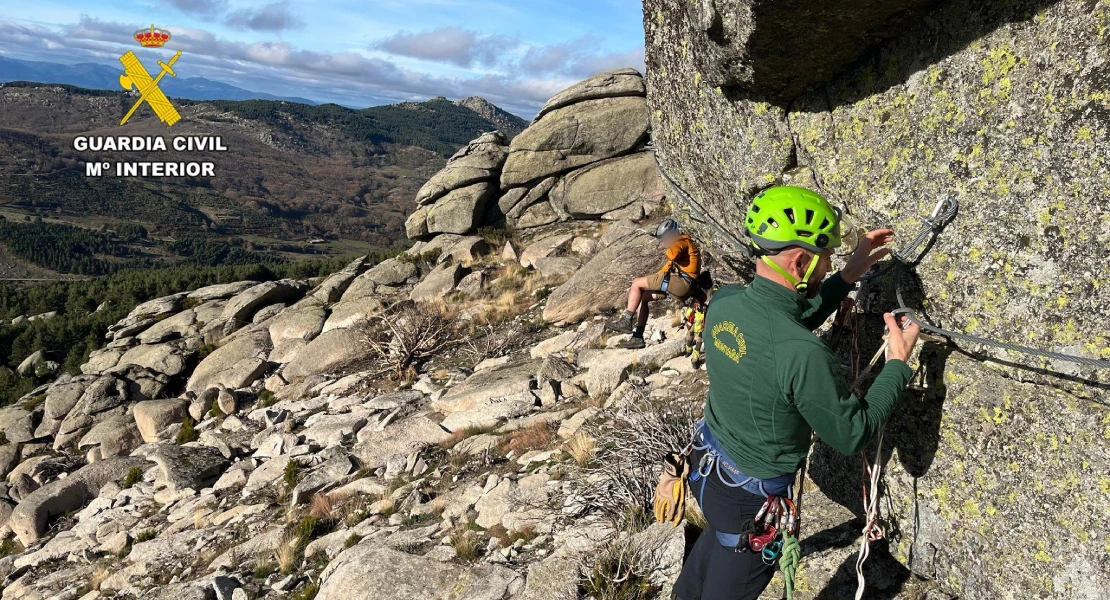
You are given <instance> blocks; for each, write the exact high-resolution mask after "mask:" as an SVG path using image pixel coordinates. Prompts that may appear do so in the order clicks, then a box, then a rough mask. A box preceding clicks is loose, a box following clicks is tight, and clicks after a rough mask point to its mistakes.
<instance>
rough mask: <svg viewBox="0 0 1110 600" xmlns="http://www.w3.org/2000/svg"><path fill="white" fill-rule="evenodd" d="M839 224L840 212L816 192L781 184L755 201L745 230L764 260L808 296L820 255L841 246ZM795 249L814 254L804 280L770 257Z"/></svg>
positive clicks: (762, 193)
mask: <svg viewBox="0 0 1110 600" xmlns="http://www.w3.org/2000/svg"><path fill="white" fill-rule="evenodd" d="M840 221H841V211H840V209H837V208H833V206H832V205H831V204H829V201H828V200H825V198H824V197H823V196H821V195H820V194H818V193H817V192H813V191H810V190H807V189H805V188H800V187H793V186H789V185H780V186H776V187H773V188H769V189H766V190H763V191H762V192H760V193H759V194H757V195H756V197H755V198H752V203H751V205H750V206H749V207H748V214H747V216H746V217H745V227H746V231H747V233H748V237H749V238H751V240H752V245H753V246H754V247H755V248H756V253H757V254H759V255H760V258H761V260H763V262H764V263H766V264H767V266H769V267H771V268H772V269H774V270H775V272H777V273H778V274H779V275H782V276H783V278H784V279H786V280H787V281H789V282H790V283H791V284H792V285H793V286H794V289H795V290H796V291H797V292H798V293H799V294H805V293H806V291H807V290H808V288H809V278H810V277H811V276H812V275H813V271H814V270H816V269H817V265H818V263H820V261H821V254H822V253H823V252H825V251H826V250H831V249H835V248H837V247H839V246H840ZM795 246H796V247H799V248H803V249H805V250H808V251H809V252H812V253H813V256H812V257H811V258H810V260H809V266H808V267H807V268H806V271H805V275H804V276H802V278H801V280H798V279H797V278H796V277H794V276H793V275H791V274H790V273H789V272H788V271H787V270H786V269H784V268H782V267H781V266H779V265H778V264H777V263H775V262H774V261H773V260H771V258H770V255H772V254H777V253H778V252H781V251H782V250H785V249H786V248H791V247H795Z"/></svg>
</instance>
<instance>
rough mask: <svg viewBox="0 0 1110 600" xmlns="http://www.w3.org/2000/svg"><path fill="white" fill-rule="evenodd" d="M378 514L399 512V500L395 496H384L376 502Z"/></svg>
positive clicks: (385, 514)
mask: <svg viewBox="0 0 1110 600" xmlns="http://www.w3.org/2000/svg"><path fill="white" fill-rule="evenodd" d="M376 504H377V509H378V514H381V515H384V516H389V515H392V514H393V513H395V512H397V501H396V500H394V499H393V498H389V497H386V498H382V499H381V500H379V501H377V502H376Z"/></svg>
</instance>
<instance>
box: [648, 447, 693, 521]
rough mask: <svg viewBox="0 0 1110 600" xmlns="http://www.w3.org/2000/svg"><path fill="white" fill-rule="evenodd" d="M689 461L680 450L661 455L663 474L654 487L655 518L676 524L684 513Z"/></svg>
mask: <svg viewBox="0 0 1110 600" xmlns="http://www.w3.org/2000/svg"><path fill="white" fill-rule="evenodd" d="M689 474H690V463H689V462H687V460H686V456H684V455H683V454H682V453H680V452H671V453H669V454H667V455H666V456H665V457H663V475H662V476H661V477H660V478H659V485H657V486H656V487H655V500H654V503H653V504H654V508H655V511H654V512H655V520H656V521H659V522H660V523H670V524H671V525H672V526H677V525H678V524H679V523H680V522H682V517H683V515H685V514H686V476H687V475H689Z"/></svg>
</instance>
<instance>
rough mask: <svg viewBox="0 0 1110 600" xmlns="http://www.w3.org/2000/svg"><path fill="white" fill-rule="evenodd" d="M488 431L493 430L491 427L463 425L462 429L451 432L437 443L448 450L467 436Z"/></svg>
mask: <svg viewBox="0 0 1110 600" xmlns="http://www.w3.org/2000/svg"><path fill="white" fill-rule="evenodd" d="M490 431H493V428H492V427H463V428H462V429H459V430H457V431H455V432H454V433H452V434H451V435H450V437H448V438H447V439H445V440H443V441H442V442H440V443H439V445H440V446H442V447H443V448H445V449H447V450H450V449H452V448H454V447H455V446H457V445H459V442H461V441H463V440H465V439H467V438H471V437H474V436H476V435H481V434H483V433H489V432H490Z"/></svg>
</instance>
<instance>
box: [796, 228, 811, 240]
mask: <svg viewBox="0 0 1110 600" xmlns="http://www.w3.org/2000/svg"><path fill="white" fill-rule="evenodd" d="M796 231H797V233H798V237H803V238H809V237H813V232H812V231H806V230H805V229H798V230H796Z"/></svg>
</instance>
